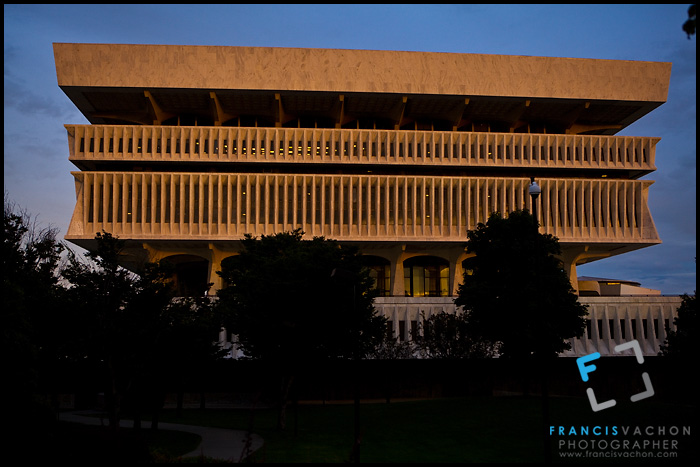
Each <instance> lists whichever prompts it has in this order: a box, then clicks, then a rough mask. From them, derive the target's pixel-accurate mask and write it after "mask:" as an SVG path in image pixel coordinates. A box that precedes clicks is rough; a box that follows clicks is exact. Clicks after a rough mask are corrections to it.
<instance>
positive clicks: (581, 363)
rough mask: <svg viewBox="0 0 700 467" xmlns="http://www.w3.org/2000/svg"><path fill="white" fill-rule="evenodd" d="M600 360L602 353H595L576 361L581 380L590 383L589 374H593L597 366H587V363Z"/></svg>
mask: <svg viewBox="0 0 700 467" xmlns="http://www.w3.org/2000/svg"><path fill="white" fill-rule="evenodd" d="M599 358H600V353H599V352H595V353H592V354H590V355H585V356H583V357H580V358H577V359H576V364H577V365H578V372H579V373H581V379H582V380H583V382H584V383H585V382H586V381H588V373H591V372H593V371H595V370H596V366H595V365H589V366H586V363H588V362H592V361H593V360H597V359H599Z"/></svg>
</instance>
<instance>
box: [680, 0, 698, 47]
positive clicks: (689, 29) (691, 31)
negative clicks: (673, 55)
mask: <svg viewBox="0 0 700 467" xmlns="http://www.w3.org/2000/svg"><path fill="white" fill-rule="evenodd" d="M695 7H696V4H692V5H690V7H688V19H687V20H686V22H685V23H683V31H684V32H685V33H686V34H687V35H688V40H690V36H694V35H695Z"/></svg>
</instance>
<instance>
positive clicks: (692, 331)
mask: <svg viewBox="0 0 700 467" xmlns="http://www.w3.org/2000/svg"><path fill="white" fill-rule="evenodd" d="M673 324H674V325H675V326H676V329H675V330H670V329H667V333H668V335H667V337H666V342H664V344H663V345H662V346H661V352H659V355H662V356H666V357H681V358H685V359H689V360H692V361H696V358H697V356H698V354H700V351H698V346H697V342H696V340H697V336H698V306H697V302H696V301H695V295H687V294H684V295H683V301H682V302H681V306H680V307H678V316H677V317H676V318H674V319H673Z"/></svg>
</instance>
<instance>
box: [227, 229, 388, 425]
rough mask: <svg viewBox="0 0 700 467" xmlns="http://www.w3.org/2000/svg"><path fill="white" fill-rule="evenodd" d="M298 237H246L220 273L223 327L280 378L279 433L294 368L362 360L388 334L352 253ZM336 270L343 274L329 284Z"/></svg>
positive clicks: (353, 250) (342, 247)
mask: <svg viewBox="0 0 700 467" xmlns="http://www.w3.org/2000/svg"><path fill="white" fill-rule="evenodd" d="M303 234H304V233H303V232H302V231H301V230H300V229H297V230H295V231H293V232H284V233H278V234H275V235H270V236H264V235H263V236H262V237H261V238H259V239H258V238H255V237H252V236H250V235H247V236H246V237H245V238H244V239H243V240H242V241H241V246H242V251H241V253H240V254H239V255H236V256H233V257H230V258H228V259H227V260H224V261H223V262H222V270H221V271H220V272H219V274H220V275H221V277H222V278H223V280H224V282H225V283H226V284H227V285H228V286H227V287H225V288H223V289H222V290H220V291H219V292H218V297H219V305H220V307H221V308H222V314H223V315H224V316H226V319H227V327H228V328H229V329H230V330H231V332H233V333H235V334H237V335H238V338H239V343H240V346H241V349H242V351H243V352H244V353H245V355H247V356H248V357H250V358H254V359H260V360H263V361H266V362H269V363H272V364H274V365H277V366H278V368H279V371H280V372H281V373H282V379H283V383H282V391H281V396H280V407H281V410H280V420H279V427H280V428H284V425H285V421H284V414H285V411H284V407H285V404H286V402H287V394H288V392H289V388H290V387H291V384H292V382H293V379H294V374H295V372H296V369H295V367H296V365H297V364H299V363H300V362H306V363H307V364H308V363H309V362H314V361H318V360H327V359H349V358H352V357H353V356H354V355H355V353H356V352H358V353H359V354H360V355H365V354H367V353H369V352H370V351H371V350H373V349H374V348H375V347H376V346H377V344H378V343H379V342H381V339H382V337H383V334H384V332H385V328H386V324H385V323H386V320H385V319H384V318H383V317H380V316H378V315H377V314H376V311H375V310H374V307H373V306H372V300H373V294H374V292H373V290H372V289H373V281H372V279H371V278H370V276H369V272H368V271H367V270H366V269H365V268H363V265H362V260H361V255H360V254H359V251H358V250H357V248H354V247H348V246H346V245H341V244H339V243H338V242H336V241H334V240H327V239H325V238H323V237H316V238H313V239H312V240H303V239H302V237H303ZM334 270H335V271H336V272H338V271H342V272H343V274H335V277H331V276H332V273H333V271H334Z"/></svg>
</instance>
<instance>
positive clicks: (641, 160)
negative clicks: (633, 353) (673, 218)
mask: <svg viewBox="0 0 700 467" xmlns="http://www.w3.org/2000/svg"><path fill="white" fill-rule="evenodd" d="M54 53H55V60H56V70H57V77H58V84H59V86H60V87H61V89H63V90H64V92H65V93H66V95H67V96H68V97H69V98H70V99H71V101H72V102H73V103H74V104H75V105H76V107H77V108H78V109H79V110H80V111H81V112H82V113H83V115H84V116H85V117H86V119H87V120H88V122H89V124H85V125H78V124H68V125H65V126H66V129H67V133H68V143H69V158H70V161H71V162H72V163H73V164H74V165H75V166H76V169H77V170H76V171H75V172H72V174H73V177H74V178H75V186H76V200H77V202H76V208H75V211H74V214H73V218H72V220H71V223H70V227H69V230H68V233H67V235H66V239H67V240H69V241H71V242H73V243H75V244H77V245H79V246H81V247H84V248H87V249H90V248H92V246H93V241H94V237H95V233H96V232H100V231H102V230H105V231H107V232H110V233H112V234H114V235H117V236H119V237H120V238H121V239H123V240H126V242H127V246H128V249H127V252H128V255H129V256H128V258H126V259H125V265H127V266H128V265H129V264H135V263H138V262H141V261H145V260H150V261H154V260H159V259H163V258H169V259H170V260H171V261H172V262H174V263H175V264H176V268H177V273H176V278H175V279H176V283H177V285H178V289H179V291H180V293H181V294H182V295H198V294H203V293H205V291H206V290H207V284H209V283H213V286H212V288H211V289H209V293H210V294H213V293H215V291H216V290H218V289H219V288H221V287H223V286H224V285H223V284H222V283H221V281H220V278H219V276H218V275H217V274H216V271H218V270H219V269H220V265H221V261H222V260H224V259H225V258H227V257H229V256H232V255H235V254H237V248H238V242H237V240H239V239H241V238H242V237H243V235H244V234H247V233H249V234H252V235H254V236H259V235H270V234H274V233H277V232H282V231H289V230H293V229H296V228H301V229H302V230H303V231H304V232H306V235H307V236H308V237H311V236H324V237H327V238H332V239H336V240H338V241H340V242H343V243H348V244H355V245H358V246H359V247H360V250H361V251H362V253H363V254H364V255H365V258H366V260H367V265H368V267H370V268H371V270H372V273H373V274H374V277H375V279H376V284H377V288H378V289H379V292H380V298H378V299H377V301H376V306H377V308H378V309H379V310H380V312H381V313H383V314H384V315H385V316H387V317H388V318H389V319H390V321H391V327H392V330H393V331H394V334H395V335H396V336H397V338H399V339H410V338H411V330H412V329H418V328H419V322H420V319H421V312H423V313H425V315H426V316H429V315H430V314H431V313H433V312H437V311H441V310H445V311H454V304H453V303H452V300H453V298H454V296H455V295H456V293H457V288H458V285H459V282H460V279H461V277H462V275H463V272H464V271H463V267H462V262H463V261H464V260H465V259H466V258H467V254H466V252H465V243H466V240H467V231H468V230H471V229H474V228H476V226H477V225H478V223H480V222H486V220H487V219H488V216H489V215H490V214H491V213H492V212H495V211H498V212H501V213H504V214H507V213H508V212H511V211H513V210H515V209H528V210H530V211H531V212H534V213H536V214H537V217H538V220H539V222H540V225H541V229H540V231H541V232H543V233H549V234H552V235H555V236H556V237H558V238H559V241H560V244H561V246H562V255H561V259H562V261H563V263H564V265H565V268H566V271H567V273H568V274H569V277H570V279H571V282H572V285H573V286H574V288H575V289H576V290H577V291H578V290H582V293H581V295H582V296H581V301H583V302H584V303H591V305H592V306H591V307H590V311H591V321H590V323H591V326H590V327H589V334H587V336H585V337H584V338H582V339H580V340H577V341H576V342H575V346H574V350H573V351H572V354H575V355H578V354H586V353H590V352H591V351H593V350H590V349H591V348H595V349H598V350H599V351H601V353H605V348H610V349H612V347H614V342H616V341H620V339H622V340H623V341H624V340H625V339H628V338H629V336H648V337H645V338H644V339H645V342H646V343H647V344H648V345H647V346H646V347H645V351H646V352H647V353H648V354H652V353H653V354H655V353H656V352H658V345H659V343H660V342H661V343H662V342H663V340H664V339H665V331H664V327H665V324H672V318H673V316H674V314H675V310H676V308H677V307H678V305H679V303H680V299H679V298H678V297H660V296H655V297H644V298H641V297H639V296H637V297H621V296H618V297H601V296H597V297H595V296H590V295H595V293H590V288H589V287H588V286H587V285H585V284H583V283H582V284H581V285H582V287H579V281H578V278H577V274H576V266H577V265H579V264H584V263H587V262H590V261H596V260H600V259H604V258H607V257H610V256H613V255H619V254H624V253H627V252H629V251H633V250H636V249H640V248H645V247H648V246H652V245H655V244H658V243H660V242H661V240H660V238H659V235H658V233H657V230H656V227H655V226H654V221H653V219H652V216H651V213H650V212H649V208H648V203H647V199H648V196H649V190H650V186H651V185H652V183H653V182H652V181H649V180H646V179H643V178H642V177H644V176H646V175H648V174H650V173H652V172H653V171H654V170H655V168H656V167H655V156H656V144H657V143H658V141H659V138H656V137H650V136H638V137H636V136H635V137H632V136H617V133H618V132H619V131H620V130H622V129H623V128H625V127H626V126H628V125H629V124H631V123H632V122H634V121H636V120H638V119H639V118H642V117H643V116H644V115H646V114H648V113H649V112H651V111H653V110H654V109H655V108H656V107H658V106H659V105H661V104H662V103H663V102H665V100H666V95H667V92H668V83H669V78H670V70H671V65H670V64H669V63H652V62H630V61H613V60H593V59H569V58H545V57H520V56H499V55H479V54H448V53H423V52H391V51H364V50H363V51H360V50H327V49H290V48H255V47H205V46H159V45H106V44H54ZM533 178H534V179H535V180H536V182H537V183H538V185H539V186H540V187H541V195H540V196H539V197H538V198H537V199H536V200H533V199H532V198H531V197H530V196H529V194H528V188H529V186H530V183H531V179H533ZM533 202H534V203H537V204H536V205H534V204H533ZM584 285H585V286H584ZM645 290H646V289H645ZM584 291H585V293H583V292H584ZM628 292H629V291H628ZM652 292H653V291H652ZM584 295H587V296H584ZM598 295H600V294H598ZM627 295H634V291H632V292H631V293H627ZM229 340H230V336H222V341H224V342H228V341H229ZM628 340H629V339H628Z"/></svg>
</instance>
